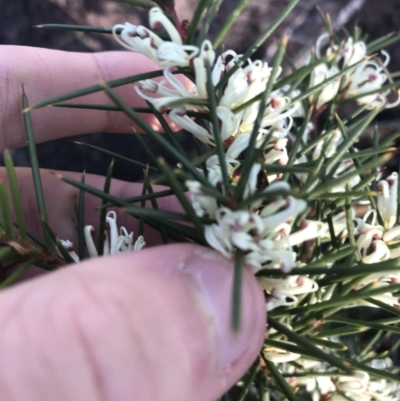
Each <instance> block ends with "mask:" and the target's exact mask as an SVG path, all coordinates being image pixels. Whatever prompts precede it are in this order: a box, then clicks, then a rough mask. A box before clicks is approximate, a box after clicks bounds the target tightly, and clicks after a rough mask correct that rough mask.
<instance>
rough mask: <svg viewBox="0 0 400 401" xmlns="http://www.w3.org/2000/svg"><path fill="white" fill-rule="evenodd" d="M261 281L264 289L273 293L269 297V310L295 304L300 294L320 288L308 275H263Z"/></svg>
mask: <svg viewBox="0 0 400 401" xmlns="http://www.w3.org/2000/svg"><path fill="white" fill-rule="evenodd" d="M259 281H260V283H261V286H262V287H263V288H264V290H266V291H267V292H268V293H270V294H271V295H270V297H269V298H268V299H267V310H268V311H270V310H273V309H275V308H277V307H278V306H282V305H285V306H290V305H295V304H296V303H297V301H298V299H297V296H298V295H303V294H310V293H312V292H315V291H317V290H318V284H317V283H316V282H315V281H314V280H311V279H310V278H308V277H306V276H288V277H286V278H269V277H261V278H259Z"/></svg>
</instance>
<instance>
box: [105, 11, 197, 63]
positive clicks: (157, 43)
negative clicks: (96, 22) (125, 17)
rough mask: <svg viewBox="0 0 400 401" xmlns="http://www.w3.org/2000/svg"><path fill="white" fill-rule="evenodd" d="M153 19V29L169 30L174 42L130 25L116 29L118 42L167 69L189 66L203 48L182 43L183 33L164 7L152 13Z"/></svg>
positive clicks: (119, 25)
mask: <svg viewBox="0 0 400 401" xmlns="http://www.w3.org/2000/svg"><path fill="white" fill-rule="evenodd" d="M149 19H150V27H151V29H154V28H156V27H159V26H161V27H162V28H164V29H165V30H166V31H167V33H168V35H169V37H170V39H171V42H166V41H164V40H162V39H161V38H160V37H159V36H158V35H157V34H155V33H154V32H153V31H151V30H150V29H147V28H145V27H143V26H136V25H132V24H130V23H129V22H126V23H125V24H117V25H114V26H113V29H112V33H113V36H114V38H115V40H116V41H117V42H118V43H119V44H121V45H122V46H124V47H125V48H127V49H129V50H132V51H134V52H138V53H141V54H144V55H145V56H147V57H148V58H150V59H151V60H153V61H155V62H156V63H157V64H159V65H161V66H163V67H167V66H179V67H187V66H188V65H189V64H190V61H191V60H192V59H193V57H195V56H196V55H197V54H198V53H199V49H198V48H197V47H196V46H192V45H183V44H182V38H181V37H180V35H179V32H178V31H177V30H176V28H175V27H174V26H173V24H172V22H171V21H170V20H169V19H168V18H167V17H166V16H165V15H164V13H163V12H162V11H161V9H160V8H158V7H153V8H152V9H151V10H150V12H149ZM119 31H120V32H119ZM118 32H119V33H118Z"/></svg>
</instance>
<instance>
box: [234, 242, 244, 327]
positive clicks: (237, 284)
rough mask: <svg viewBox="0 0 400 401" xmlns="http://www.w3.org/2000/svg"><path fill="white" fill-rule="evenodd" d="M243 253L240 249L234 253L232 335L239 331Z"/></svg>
mask: <svg viewBox="0 0 400 401" xmlns="http://www.w3.org/2000/svg"><path fill="white" fill-rule="evenodd" d="M243 265H244V253H243V251H242V250H241V249H236V252H235V269H234V273H233V287H232V314H231V328H232V331H233V332H234V333H237V332H239V331H240V323H241V314H242V282H243Z"/></svg>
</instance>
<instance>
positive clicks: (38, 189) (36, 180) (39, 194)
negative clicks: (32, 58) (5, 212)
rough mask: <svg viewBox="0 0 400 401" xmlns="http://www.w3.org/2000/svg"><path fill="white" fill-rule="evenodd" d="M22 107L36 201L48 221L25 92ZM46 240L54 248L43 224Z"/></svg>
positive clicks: (42, 215)
mask: <svg viewBox="0 0 400 401" xmlns="http://www.w3.org/2000/svg"><path fill="white" fill-rule="evenodd" d="M22 108H23V110H25V112H24V122H25V133H26V141H27V143H28V150H29V159H30V162H31V170H32V176H33V185H34V187H35V194H36V202H37V206H38V210H39V214H40V216H41V217H42V221H44V222H46V221H47V213H46V204H45V200H44V195H43V186H42V179H41V177H40V169H39V162H38V158H37V153H36V145H35V136H34V133H33V127H32V119H31V114H30V112H29V111H27V110H28V109H29V103H28V99H27V97H26V96H25V94H23V95H22ZM42 229H43V235H44V241H45V244H46V247H47V249H48V250H53V244H52V241H51V239H50V237H49V234H48V232H47V230H46V229H45V227H44V225H43V224H42Z"/></svg>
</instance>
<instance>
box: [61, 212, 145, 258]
mask: <svg viewBox="0 0 400 401" xmlns="http://www.w3.org/2000/svg"><path fill="white" fill-rule="evenodd" d="M106 223H107V225H108V227H109V231H110V233H109V234H108V233H107V231H105V236H106V238H105V241H104V248H103V255H104V256H105V255H115V254H117V253H123V252H130V251H139V250H141V249H142V248H144V247H145V246H146V242H145V241H144V238H143V237H142V236H139V237H138V238H137V239H136V241H135V242H133V232H131V233H129V234H128V231H127V230H126V228H125V227H120V229H119V232H118V226H117V214H116V213H115V212H114V211H109V212H108V213H107V215H106ZM93 231H94V228H93V226H90V225H87V226H85V228H84V235H85V243H86V248H87V251H88V254H89V257H91V258H95V257H97V256H99V254H98V252H97V248H96V245H95V244H94V240H93V237H92V232H93ZM61 244H62V245H63V246H64V248H65V249H66V250H67V251H68V253H69V254H70V256H71V257H72V259H73V260H74V261H75V262H79V257H78V255H77V254H76V253H75V252H74V250H73V244H72V242H71V241H68V240H66V241H64V240H62V241H61Z"/></svg>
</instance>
